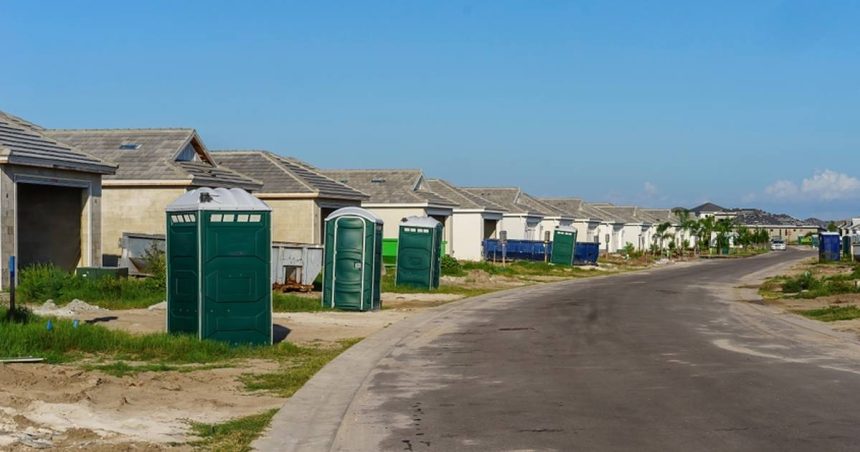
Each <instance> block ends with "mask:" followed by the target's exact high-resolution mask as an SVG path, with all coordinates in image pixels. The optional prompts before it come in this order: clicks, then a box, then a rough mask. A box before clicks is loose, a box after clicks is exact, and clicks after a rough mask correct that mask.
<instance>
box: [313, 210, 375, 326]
mask: <svg viewBox="0 0 860 452" xmlns="http://www.w3.org/2000/svg"><path fill="white" fill-rule="evenodd" d="M382 225H383V221H382V219H381V218H379V217H378V216H376V215H374V214H373V213H372V212H369V211H367V210H365V209H362V208H359V207H344V208H342V209H338V210H336V211H334V212H332V214H331V215H329V216H328V217H327V218H326V219H325V257H324V260H323V295H322V304H323V306H327V307H331V308H338V309H346V310H350V311H372V310H377V309H380V308H381V307H382V301H381V292H382V291H381V288H380V286H381V284H382Z"/></svg>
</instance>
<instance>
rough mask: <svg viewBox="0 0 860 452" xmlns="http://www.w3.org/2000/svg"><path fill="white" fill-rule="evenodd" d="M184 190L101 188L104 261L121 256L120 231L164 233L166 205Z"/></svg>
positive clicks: (164, 188) (108, 261)
mask: <svg viewBox="0 0 860 452" xmlns="http://www.w3.org/2000/svg"><path fill="white" fill-rule="evenodd" d="M185 191H186V187H104V190H103V195H102V240H103V241H104V247H103V250H104V254H105V262H106V263H112V262H111V261H112V260H113V258H114V257H116V256H119V255H120V254H121V249H120V243H119V242H120V239H122V233H123V232H137V233H143V234H164V233H165V232H166V231H165V221H166V220H165V213H164V209H166V208H167V205H168V204H170V203H172V202H173V201H175V200H176V198H178V197H179V196H180V195H182V194H183V193H185Z"/></svg>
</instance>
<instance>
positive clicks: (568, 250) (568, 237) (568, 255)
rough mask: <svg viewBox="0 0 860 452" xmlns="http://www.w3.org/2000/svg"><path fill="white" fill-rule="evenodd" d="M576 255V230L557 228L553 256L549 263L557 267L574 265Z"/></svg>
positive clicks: (553, 242)
mask: <svg viewBox="0 0 860 452" xmlns="http://www.w3.org/2000/svg"><path fill="white" fill-rule="evenodd" d="M575 254H576V229H574V228H572V227H570V226H556V228H555V230H554V231H553V234H552V254H551V257H550V259H549V261H550V262H551V263H553V264H557V265H573V261H574V255H575Z"/></svg>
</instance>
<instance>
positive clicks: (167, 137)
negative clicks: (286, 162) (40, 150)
mask: <svg viewBox="0 0 860 452" xmlns="http://www.w3.org/2000/svg"><path fill="white" fill-rule="evenodd" d="M45 132H46V133H47V134H48V135H50V136H51V137H53V138H55V139H57V140H59V141H62V142H64V143H69V144H72V145H74V146H75V147H77V148H80V149H83V150H85V151H87V152H90V153H92V154H93V155H95V156H97V157H99V158H101V159H103V160H106V161H108V162H111V163H113V164H115V165H117V167H118V168H117V171H116V174H115V175H113V176H109V177H106V178H105V179H108V180H136V181H141V180H143V181H145V180H152V181H164V180H189V181H190V184H191V185H193V186H207V187H227V188H229V187H239V188H244V189H247V190H257V189H258V188H259V187H260V186H261V185H262V184H261V183H260V182H258V181H255V180H253V179H251V178H248V177H245V176H243V175H241V174H238V173H236V172H234V171H232V170H230V169H228V168H220V167H218V165H217V164H215V162H214V161H212V157H211V156H210V155H209V152H208V151H207V150H206V146H204V145H203V141H202V140H201V139H200V137H199V136H198V135H197V132H196V131H195V130H194V129H49V130H46V131H45ZM189 146H191V147H193V149H194V151H195V152H196V154H197V156H198V159H196V160H190V161H177V158H178V157H179V155H180V154H181V153H182V152H183V151H185V150H186V149H187V148H188V147H189ZM123 147H125V148H126V149H123Z"/></svg>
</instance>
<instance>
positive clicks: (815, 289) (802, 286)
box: [782, 269, 860, 298]
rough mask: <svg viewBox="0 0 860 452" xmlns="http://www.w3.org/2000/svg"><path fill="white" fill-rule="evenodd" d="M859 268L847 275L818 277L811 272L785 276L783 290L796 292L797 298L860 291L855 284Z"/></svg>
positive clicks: (784, 291)
mask: <svg viewBox="0 0 860 452" xmlns="http://www.w3.org/2000/svg"><path fill="white" fill-rule="evenodd" d="M856 274H857V269H855V270H853V271H852V273H850V274H846V275H834V276H824V277H820V278H817V277H815V276H813V275H812V273H811V272H805V273H803V274H802V275H799V276H794V277H788V278H785V280H784V282H783V283H782V292H783V293H787V294H788V293H791V294H796V295H795V297H797V298H818V297H826V296H828V295H838V294H846V293H856V292H860V289H858V288H857V286H855V284H854V279H855V276H856Z"/></svg>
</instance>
